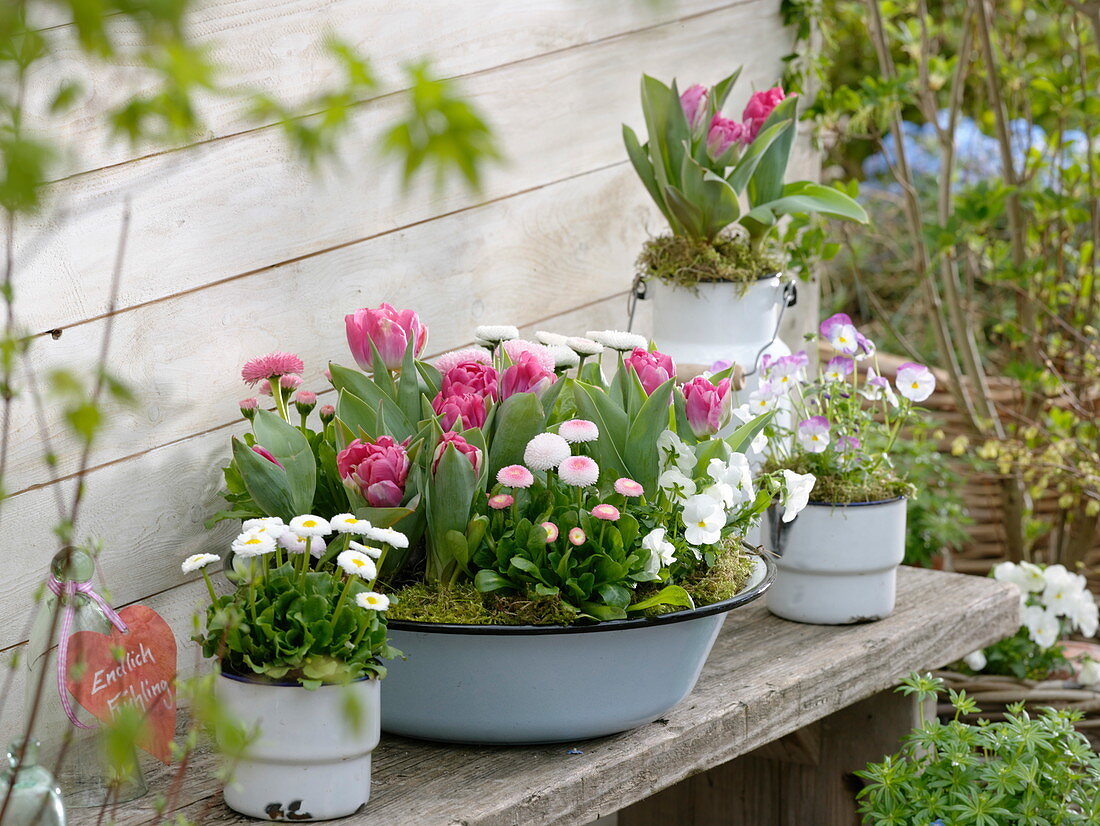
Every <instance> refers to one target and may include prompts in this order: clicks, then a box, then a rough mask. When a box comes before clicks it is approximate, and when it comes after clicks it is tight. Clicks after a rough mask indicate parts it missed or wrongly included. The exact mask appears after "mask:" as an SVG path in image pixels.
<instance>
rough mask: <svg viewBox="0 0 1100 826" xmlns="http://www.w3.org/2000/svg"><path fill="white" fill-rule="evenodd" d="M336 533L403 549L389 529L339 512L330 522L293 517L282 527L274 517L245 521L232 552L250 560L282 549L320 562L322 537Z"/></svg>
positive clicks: (309, 516)
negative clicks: (352, 535) (362, 537)
mask: <svg viewBox="0 0 1100 826" xmlns="http://www.w3.org/2000/svg"><path fill="white" fill-rule="evenodd" d="M333 531H335V532H336V533H347V534H354V535H356V536H364V537H366V538H367V539H371V540H374V541H375V542H385V543H386V544H388V545H391V546H392V547H395V548H407V547H408V546H409V540H408V538H407V537H406V536H405V535H404V534H403V533H401V532H400V531H395V530H393V529H392V528H376V527H374V526H373V525H372V524H371V523H370V522H369V521H367V520H366V519H358V518H357V517H356V516H355V515H354V514H350V513H340V514H337V515H336V516H334V517H332V519H323V518H321V517H320V516H314V515H313V514H308V513H307V514H303V515H301V516H295V517H294V518H293V519H291V520H290V524H289V525H288V524H286V523H284V522H283V520H282V519H280V518H279V517H278V516H265V517H262V518H259V519H248V520H246V521H245V522H244V523H243V524H242V525H241V533H240V535H239V536H238V537H237V538H236V539H234V540H233V544H232V546H231V547H232V549H233V553H235V554H236V555H237V556H244V557H252V556H263V555H265V554H269V553H273V552H274V551H275V549H276V548H277V547H278V548H282V549H283V550H285V551H286V552H287V553H289V554H300V553H305V552H306V551H307V550H308V551H309V553H310V554H311V555H312V556H314V557H316V558H317V559H320V558H321V557H322V556H324V554H325V548H326V547H327V543H326V541H325V539H324V537H326V536H328V535H329V534H331V533H332V532H333Z"/></svg>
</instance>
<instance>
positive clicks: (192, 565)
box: [180, 554, 221, 574]
mask: <svg viewBox="0 0 1100 826" xmlns="http://www.w3.org/2000/svg"><path fill="white" fill-rule="evenodd" d="M213 562H221V557H220V556H218V555H217V554H191V556H189V557H187V559H185V560H183V564H182V565H180V568H181V569H182V570H183V572H184V573H185V574H193V573H194V572H195V571H199V570H202V569H203V568H205V567H206V566H207V565H209V564H211V563H213Z"/></svg>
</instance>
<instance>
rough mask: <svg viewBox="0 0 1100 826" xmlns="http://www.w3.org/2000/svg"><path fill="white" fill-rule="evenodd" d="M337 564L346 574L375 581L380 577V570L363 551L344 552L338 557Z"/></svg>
mask: <svg viewBox="0 0 1100 826" xmlns="http://www.w3.org/2000/svg"><path fill="white" fill-rule="evenodd" d="M336 564H337V565H339V566H340V568H341V569H342V570H343V571H344V573H346V574H350V575H351V576H357V577H362V578H363V579H374V578H375V577H376V576H378V568H377V567H376V566H375V564H374V560H373V559H371V558H370V557H369V556H367V555H366V554H365V553H362V552H361V551H344V552H343V553H341V554H340V555H339V556H337V557H336Z"/></svg>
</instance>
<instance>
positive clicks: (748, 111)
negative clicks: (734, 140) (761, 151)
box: [741, 86, 786, 143]
mask: <svg viewBox="0 0 1100 826" xmlns="http://www.w3.org/2000/svg"><path fill="white" fill-rule="evenodd" d="M785 97H786V95H784V94H783V89H782V88H780V87H779V86H776V87H775V88H772V89H765V90H764V91H763V92H757V93H756V94H755V95H753V96H752V97H751V98H749V102H748V105H747V106H745V111H744V112H743V113H742V114H741V120H742V121H744V124H743V126H744V130H745V135H744V137H743V138H742V140H743V141H744V142H745V143H752V142H753V141H754V140H756V136H757V135H759V134H760V130H761V128H762V127H763V126H764V121H766V120H767V119H768V115H770V114H771V113H772V110H773V109H775V107H776V106H778V105H779V103H780V102H781V101H782V100H783V99H784V98H785Z"/></svg>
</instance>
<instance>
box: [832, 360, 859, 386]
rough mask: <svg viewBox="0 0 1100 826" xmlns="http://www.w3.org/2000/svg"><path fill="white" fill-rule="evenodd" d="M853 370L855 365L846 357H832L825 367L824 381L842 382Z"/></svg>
mask: <svg viewBox="0 0 1100 826" xmlns="http://www.w3.org/2000/svg"><path fill="white" fill-rule="evenodd" d="M855 369H856V363H855V362H854V361H852V360H851V359H850V358H848V357H847V356H834V357H833V358H831V359H829V363H828V364H826V365H825V379H826V381H844V380H845V379H846V378H848V376H850V375H852V371H853V370H855Z"/></svg>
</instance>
